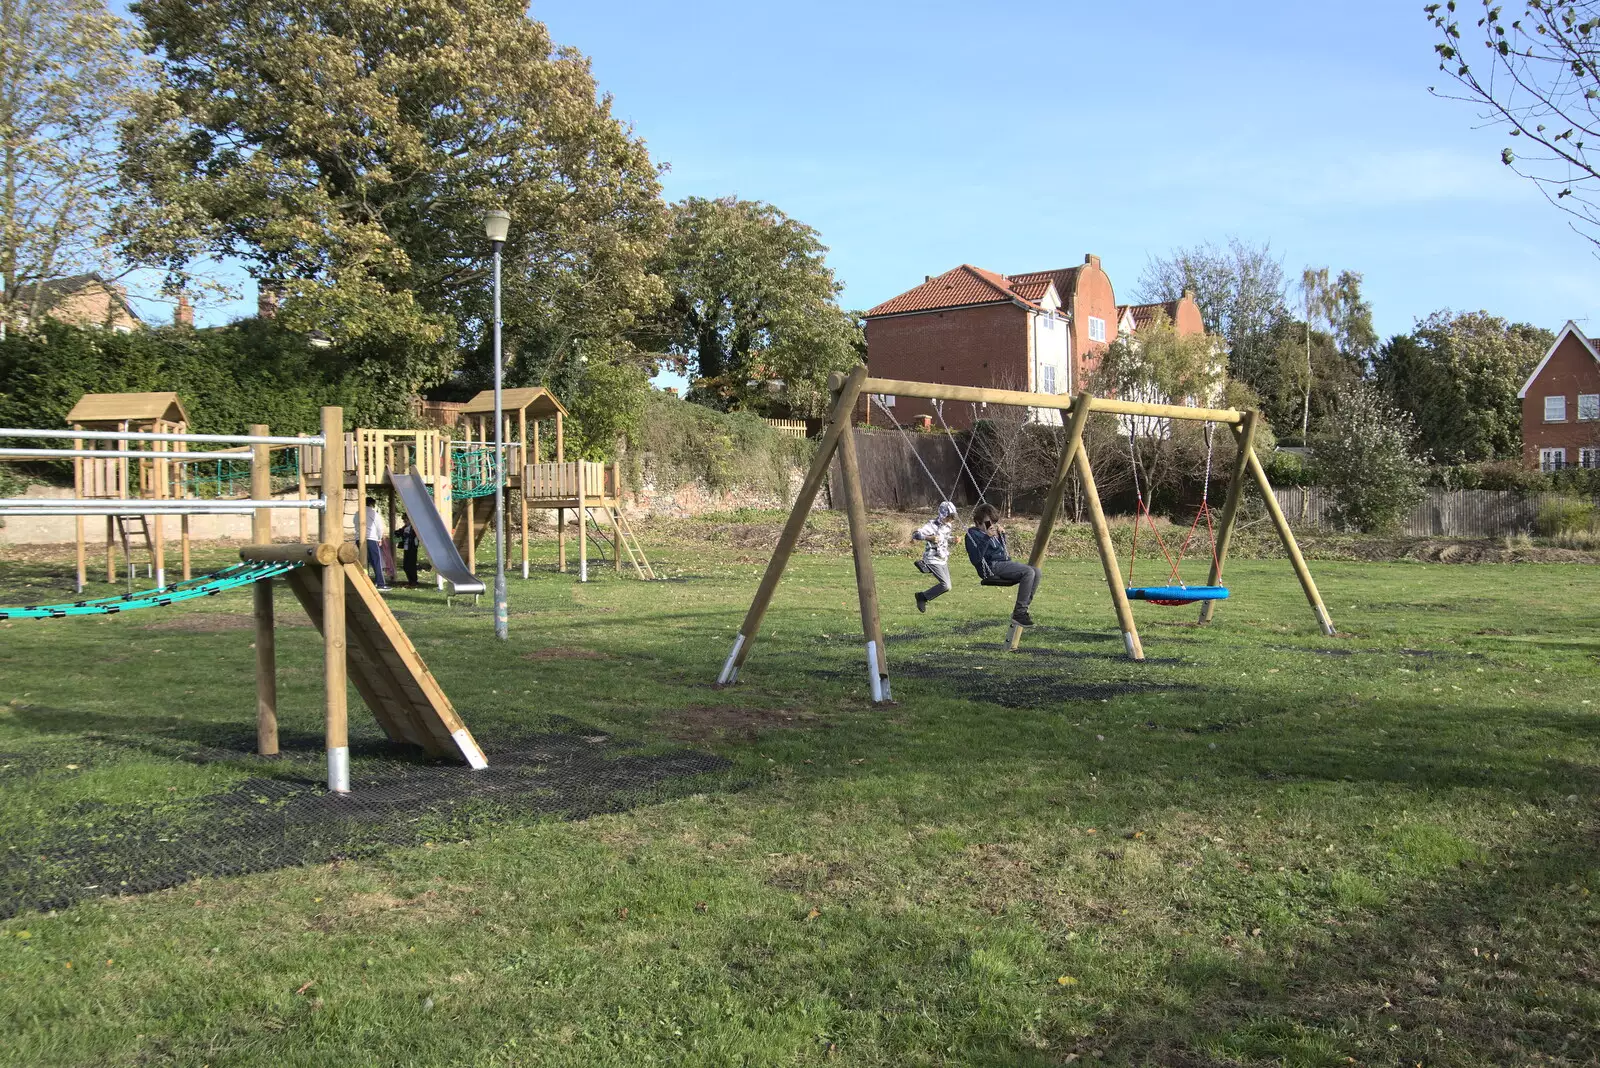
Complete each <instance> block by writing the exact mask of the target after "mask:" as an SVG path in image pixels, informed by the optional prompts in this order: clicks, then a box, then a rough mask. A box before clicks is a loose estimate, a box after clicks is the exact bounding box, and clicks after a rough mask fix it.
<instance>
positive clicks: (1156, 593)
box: [1127, 416, 1228, 608]
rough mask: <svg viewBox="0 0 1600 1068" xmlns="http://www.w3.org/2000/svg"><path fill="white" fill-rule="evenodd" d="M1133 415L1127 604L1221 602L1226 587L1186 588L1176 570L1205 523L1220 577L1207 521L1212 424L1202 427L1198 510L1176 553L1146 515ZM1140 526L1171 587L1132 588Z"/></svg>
mask: <svg viewBox="0 0 1600 1068" xmlns="http://www.w3.org/2000/svg"><path fill="white" fill-rule="evenodd" d="M1135 418H1138V417H1137V416H1133V417H1130V418H1129V422H1128V458H1129V459H1130V460H1131V461H1132V463H1133V497H1134V501H1135V502H1136V509H1135V512H1134V516H1133V549H1132V551H1131V552H1130V553H1129V554H1128V584H1127V594H1128V599H1129V600H1130V601H1144V602H1146V603H1148V604H1158V605H1163V606H1165V607H1168V608H1179V607H1182V606H1183V605H1186V604H1194V603H1195V602H1196V601H1223V600H1227V598H1228V587H1226V586H1190V585H1187V584H1185V583H1184V581H1183V575H1182V574H1181V572H1180V567H1179V565H1181V564H1182V563H1183V557H1184V554H1185V553H1186V552H1188V551H1189V545H1190V543H1191V542H1193V541H1194V536H1195V534H1197V533H1198V532H1199V530H1200V522H1201V520H1204V521H1205V524H1206V537H1207V540H1208V541H1209V542H1210V544H1211V567H1212V571H1213V572H1214V573H1215V574H1216V575H1218V576H1219V577H1220V576H1221V574H1222V565H1221V562H1220V561H1219V560H1218V558H1217V532H1216V528H1215V527H1214V526H1213V525H1212V522H1211V504H1210V496H1211V452H1212V445H1213V437H1212V429H1213V428H1212V425H1211V424H1210V423H1207V424H1206V429H1205V434H1206V475H1205V481H1204V482H1203V483H1201V488H1200V508H1199V510H1198V511H1196V512H1195V514H1194V522H1193V523H1190V524H1189V531H1188V533H1187V534H1185V535H1184V538H1183V543H1182V544H1181V545H1179V546H1178V551H1177V553H1176V554H1174V553H1172V552H1170V551H1169V550H1168V549H1167V544H1166V542H1165V541H1164V540H1163V539H1162V537H1161V531H1159V530H1157V529H1156V523H1155V519H1154V518H1152V517H1151V515H1150V507H1149V505H1148V504H1147V503H1146V501H1145V496H1144V489H1143V487H1142V486H1140V484H1139V447H1138V444H1137V434H1136V429H1135V427H1134V424H1133V420H1134V419H1135ZM1141 523H1143V524H1144V525H1145V526H1147V527H1149V528H1150V533H1151V535H1152V536H1154V538H1155V540H1156V545H1157V547H1159V548H1160V549H1161V555H1162V556H1164V557H1165V558H1166V561H1167V569H1168V571H1169V572H1170V573H1171V575H1170V578H1171V584H1170V585H1166V586H1135V585H1134V584H1133V565H1134V564H1135V563H1136V562H1137V561H1138V559H1139V525H1140V524H1141Z"/></svg>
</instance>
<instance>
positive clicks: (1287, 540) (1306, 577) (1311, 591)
mask: <svg viewBox="0 0 1600 1068" xmlns="http://www.w3.org/2000/svg"><path fill="white" fill-rule="evenodd" d="M1245 455H1246V457H1247V458H1248V460H1249V463H1250V473H1251V474H1252V475H1254V476H1255V479H1256V485H1258V486H1260V487H1261V497H1262V499H1263V500H1264V501H1265V502H1266V505H1267V514H1268V515H1270V516H1272V525H1273V526H1275V527H1277V528H1278V537H1279V538H1281V539H1283V548H1284V551H1285V552H1287V553H1288V554H1289V563H1291V564H1293V565H1294V573H1295V577H1296V578H1298V579H1299V580H1300V588H1301V589H1302V590H1304V591H1305V595H1306V601H1307V602H1309V603H1310V605H1311V611H1312V612H1314V613H1315V614H1316V617H1317V626H1319V627H1321V628H1322V633H1324V634H1326V635H1327V636H1328V637H1330V638H1331V637H1333V634H1334V630H1333V620H1331V619H1329V618H1328V609H1327V607H1326V606H1324V605H1323V603H1322V594H1321V593H1319V592H1318V591H1317V583H1316V580H1315V579H1313V578H1312V577H1311V569H1310V568H1309V567H1307V566H1306V558H1305V557H1304V556H1302V555H1300V546H1299V544H1298V543H1297V542H1296V541H1295V540H1294V531H1292V530H1290V529H1289V520H1288V519H1287V518H1285V516H1284V514H1283V509H1282V508H1280V507H1278V498H1277V497H1276V496H1274V495H1273V492H1272V483H1271V482H1268V481H1267V472H1266V471H1265V470H1263V469H1262V467H1261V459H1260V458H1259V457H1258V456H1256V451H1255V449H1253V448H1252V449H1248V450H1246V452H1245Z"/></svg>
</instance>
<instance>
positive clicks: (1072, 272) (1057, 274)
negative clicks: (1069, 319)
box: [1011, 264, 1083, 308]
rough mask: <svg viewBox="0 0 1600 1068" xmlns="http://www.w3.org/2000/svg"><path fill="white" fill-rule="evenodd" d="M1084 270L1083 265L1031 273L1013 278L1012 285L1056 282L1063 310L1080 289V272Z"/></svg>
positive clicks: (1016, 275)
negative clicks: (1074, 293) (1078, 288)
mask: <svg viewBox="0 0 1600 1068" xmlns="http://www.w3.org/2000/svg"><path fill="white" fill-rule="evenodd" d="M1081 270H1083V265H1082V264H1079V265H1078V266H1076V267H1061V268H1058V269H1057V270H1054V271H1029V272H1027V273H1026V274H1014V275H1012V276H1011V283H1012V285H1016V284H1018V283H1023V282H1040V281H1046V282H1054V283H1055V284H1056V296H1057V297H1059V298H1061V306H1062V307H1063V308H1065V307H1068V306H1070V305H1071V304H1072V294H1073V292H1074V291H1075V290H1076V289H1077V287H1078V272H1079V271H1081Z"/></svg>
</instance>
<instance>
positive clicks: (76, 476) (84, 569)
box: [72, 423, 187, 593]
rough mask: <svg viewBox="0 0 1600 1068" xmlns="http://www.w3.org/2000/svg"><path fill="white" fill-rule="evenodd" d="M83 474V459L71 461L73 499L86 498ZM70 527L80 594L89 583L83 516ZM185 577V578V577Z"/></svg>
mask: <svg viewBox="0 0 1600 1068" xmlns="http://www.w3.org/2000/svg"><path fill="white" fill-rule="evenodd" d="M72 429H74V430H82V429H83V427H82V425H80V424H78V423H73V424H72ZM72 447H73V448H74V449H81V448H83V439H82V438H73V439H72ZM83 472H84V461H83V458H82V457H79V458H78V459H76V460H73V461H72V495H73V496H74V497H83V496H87V494H85V493H84V488H83ZM72 525H73V528H74V531H73V532H74V534H75V535H76V541H77V543H78V571H77V587H76V588H77V592H78V593H82V592H83V587H84V585H85V584H86V583H87V582H88V581H89V553H88V546H87V545H85V544H84V540H83V537H84V525H83V516H81V515H80V516H74V517H73V519H72ZM185 577H187V576H185Z"/></svg>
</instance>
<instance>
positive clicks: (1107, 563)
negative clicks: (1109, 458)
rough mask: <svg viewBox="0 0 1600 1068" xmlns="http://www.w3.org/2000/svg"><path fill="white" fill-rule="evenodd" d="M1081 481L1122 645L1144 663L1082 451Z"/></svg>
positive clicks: (1097, 493) (1113, 549)
mask: <svg viewBox="0 0 1600 1068" xmlns="http://www.w3.org/2000/svg"><path fill="white" fill-rule="evenodd" d="M1077 464H1078V480H1079V481H1080V482H1082V483H1083V496H1084V499H1085V501H1086V502H1087V503H1088V505H1089V523H1090V525H1091V526H1092V527H1093V528H1094V540H1095V543H1096V544H1097V545H1098V546H1099V548H1100V566H1101V567H1102V568H1104V569H1105V573H1106V585H1107V586H1109V587H1110V588H1111V603H1112V604H1113V605H1115V606H1116V610H1117V625H1118V626H1119V627H1121V628H1122V645H1123V648H1125V649H1127V651H1128V656H1129V657H1130V658H1132V659H1134V660H1143V659H1144V646H1142V645H1140V644H1139V630H1138V628H1137V627H1135V626H1134V624H1133V608H1132V606H1130V605H1129V604H1128V590H1127V588H1126V587H1125V586H1123V584H1122V565H1120V564H1118V563H1117V549H1116V546H1115V545H1113V544H1112V542H1111V528H1110V527H1109V526H1107V525H1106V514H1105V512H1104V511H1103V510H1102V509H1101V507H1100V489H1099V487H1098V486H1096V485H1095V482H1094V470H1093V469H1092V468H1091V467H1090V466H1089V454H1088V453H1087V452H1085V451H1084V450H1083V449H1079V450H1078V455H1077Z"/></svg>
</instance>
